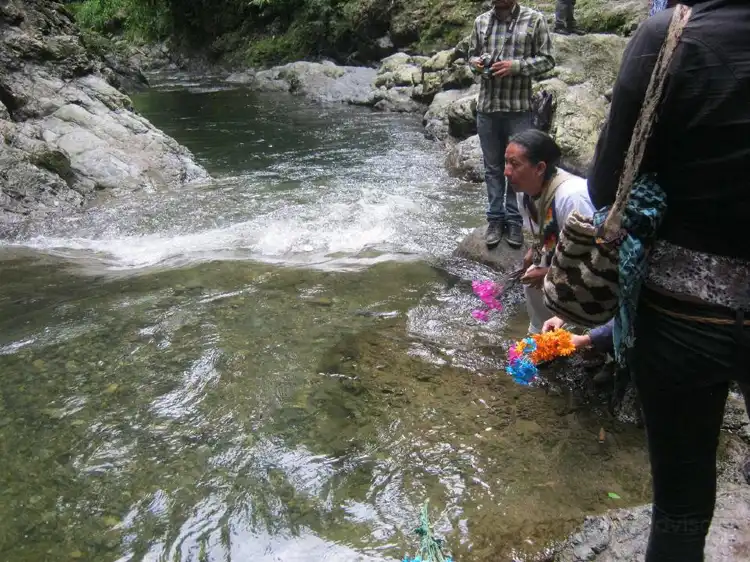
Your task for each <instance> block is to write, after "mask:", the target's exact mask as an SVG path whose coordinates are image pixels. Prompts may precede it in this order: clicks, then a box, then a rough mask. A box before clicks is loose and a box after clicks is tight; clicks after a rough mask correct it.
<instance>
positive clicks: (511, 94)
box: [469, 0, 555, 248]
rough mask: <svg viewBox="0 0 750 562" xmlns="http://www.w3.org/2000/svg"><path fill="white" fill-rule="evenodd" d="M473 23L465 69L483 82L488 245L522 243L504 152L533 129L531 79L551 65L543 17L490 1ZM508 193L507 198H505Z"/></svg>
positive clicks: (480, 126)
mask: <svg viewBox="0 0 750 562" xmlns="http://www.w3.org/2000/svg"><path fill="white" fill-rule="evenodd" d="M492 5H493V7H492V9H491V10H490V11H489V12H485V13H484V14H482V15H480V16H479V17H478V18H477V19H476V21H475V22H474V31H473V32H472V34H471V43H470V44H469V64H470V66H471V69H472V71H473V72H474V73H476V74H480V75H481V77H482V80H481V87H480V90H479V99H478V101H477V130H478V132H479V142H480V144H481V146H482V154H483V156H484V171H485V182H486V183H487V198H488V200H489V207H488V209H487V234H486V242H487V245H488V246H495V245H497V244H499V243H500V240H501V239H502V237H503V235H504V234H505V233H506V232H507V236H508V238H507V242H508V245H509V246H511V247H513V248H520V247H521V245H522V244H523V233H522V231H521V227H522V224H523V219H522V218H521V213H520V212H519V211H518V200H517V199H516V193H515V191H514V190H513V187H512V186H510V189H507V190H506V181H505V174H504V171H505V148H506V146H507V144H508V139H509V138H510V137H511V136H512V135H513V134H515V133H518V132H521V131H522V130H524V129H528V128H529V127H531V80H532V77H534V76H538V75H539V74H542V73H544V72H548V71H549V70H551V69H552V68H554V66H555V59H554V57H553V54H552V40H551V39H550V36H549V31H548V30H547V23H546V21H545V19H544V16H543V15H542V14H541V13H539V12H537V11H536V10H532V9H531V8H526V7H524V6H521V5H519V4H518V2H517V1H516V0H493V2H492ZM506 191H507V197H506Z"/></svg>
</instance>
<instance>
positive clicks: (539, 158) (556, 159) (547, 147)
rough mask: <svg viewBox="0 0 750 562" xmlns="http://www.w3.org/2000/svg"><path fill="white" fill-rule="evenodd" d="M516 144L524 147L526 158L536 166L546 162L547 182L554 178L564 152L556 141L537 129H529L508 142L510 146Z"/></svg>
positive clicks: (545, 175) (545, 177)
mask: <svg viewBox="0 0 750 562" xmlns="http://www.w3.org/2000/svg"><path fill="white" fill-rule="evenodd" d="M510 143H514V144H517V145H518V146H522V147H523V149H524V150H525V151H526V158H528V159H529V161H530V162H531V163H532V164H534V165H536V164H539V162H544V163H545V164H546V165H547V170H546V171H545V173H544V179H545V181H547V180H549V179H551V178H552V176H554V175H555V172H557V165H558V164H559V163H560V158H562V151H561V150H560V147H559V146H557V143H556V142H555V139H553V138H552V137H551V136H549V135H548V134H547V133H544V132H542V131H538V130H537V129H527V130H526V131H523V132H521V133H518V134H517V135H513V136H512V137H511V138H510V141H508V144H510Z"/></svg>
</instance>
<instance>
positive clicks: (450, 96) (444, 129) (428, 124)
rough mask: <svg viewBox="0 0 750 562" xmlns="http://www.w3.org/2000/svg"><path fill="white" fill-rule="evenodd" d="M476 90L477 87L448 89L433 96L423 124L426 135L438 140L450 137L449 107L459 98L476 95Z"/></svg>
mask: <svg viewBox="0 0 750 562" xmlns="http://www.w3.org/2000/svg"><path fill="white" fill-rule="evenodd" d="M476 92H477V89H476V87H472V88H469V89H466V90H447V91H445V92H440V93H438V94H437V95H436V96H435V97H434V98H433V100H432V103H431V104H430V107H429V109H428V110H427V113H425V115H424V119H423V120H422V124H423V125H424V128H425V136H426V137H427V138H430V139H433V140H438V141H445V140H446V139H448V137H450V129H449V123H448V107H449V106H450V105H451V104H452V103H453V102H457V101H458V100H460V99H463V98H465V97H468V96H470V95H476Z"/></svg>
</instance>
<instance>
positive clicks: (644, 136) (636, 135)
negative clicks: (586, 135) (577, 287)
mask: <svg viewBox="0 0 750 562" xmlns="http://www.w3.org/2000/svg"><path fill="white" fill-rule="evenodd" d="M691 14H692V10H691V8H689V7H687V6H683V5H682V4H679V5H677V6H676V7H675V9H674V13H673V14H672V20H671V21H670V23H669V30H668V31H667V38H666V40H665V41H664V44H663V45H662V47H661V50H660V51H659V56H658V58H657V59H656V66H654V71H653V73H652V74H651V80H650V81H649V83H648V88H646V95H645V97H644V99H643V104H642V105H641V111H640V114H639V115H638V121H636V123H635V127H634V128H633V136H632V137H631V139H630V146H629V147H628V153H627V155H626V156H625V163H624V166H623V170H622V174H621V175H620V183H619V185H618V187H617V196H616V197H615V202H614V204H613V205H612V208H611V209H610V211H609V214H608V215H607V218H606V219H605V221H604V224H603V225H602V227H603V238H604V240H605V241H613V240H616V239H618V238H619V237H620V235H621V227H622V214H623V212H624V211H625V207H627V204H628V201H629V200H630V193H631V191H632V190H633V183H634V182H635V179H636V176H637V174H638V172H639V171H640V168H641V162H642V161H643V155H644V153H645V152H646V145H647V143H648V139H649V137H650V136H651V131H652V129H653V125H654V121H655V120H656V110H657V109H658V107H659V104H660V103H661V98H662V94H663V92H664V84H665V82H666V78H667V70H668V69H669V64H670V63H671V62H672V59H673V58H674V52H675V49H676V48H677V44H678V43H679V41H680V37H682V31H683V30H684V29H685V25H686V24H687V22H688V20H689V19H690V15H691Z"/></svg>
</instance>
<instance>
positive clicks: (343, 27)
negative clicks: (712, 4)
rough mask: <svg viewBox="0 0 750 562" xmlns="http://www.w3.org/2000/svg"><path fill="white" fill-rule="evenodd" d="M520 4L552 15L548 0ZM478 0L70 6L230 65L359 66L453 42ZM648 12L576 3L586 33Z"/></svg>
mask: <svg viewBox="0 0 750 562" xmlns="http://www.w3.org/2000/svg"><path fill="white" fill-rule="evenodd" d="M524 3H525V4H526V5H528V6H530V7H533V8H536V9H539V10H541V11H543V12H544V13H546V14H547V15H548V16H549V18H550V22H551V21H552V19H553V17H554V16H553V13H554V2H552V1H551V0H530V1H529V2H524ZM486 4H487V3H486V2H483V1H482V0H84V1H82V2H79V3H77V4H74V10H75V12H76V14H77V17H78V20H79V22H80V24H81V26H82V27H83V28H84V29H85V30H89V31H94V32H98V33H105V34H115V33H122V34H124V35H125V36H126V37H127V38H128V39H130V40H135V41H152V40H157V39H165V38H171V39H172V40H174V41H176V44H177V45H178V46H180V47H184V48H193V49H200V50H201V51H203V52H206V53H208V54H209V55H211V56H213V57H215V58H217V59H224V60H228V61H230V62H236V63H249V64H252V65H259V64H278V63H283V62H288V61H291V60H299V59H305V58H315V57H330V58H333V59H336V60H338V61H340V62H349V63H357V62H360V63H365V62H370V61H373V60H376V59H379V58H381V57H383V56H384V55H385V54H387V52H385V49H384V48H383V46H382V45H379V44H378V40H379V39H380V38H382V37H383V36H385V35H386V34H388V35H389V36H390V39H391V41H392V43H393V46H394V47H395V48H397V49H411V50H413V51H417V52H420V53H425V54H429V53H431V52H434V51H437V50H440V49H445V48H448V47H452V46H455V45H456V44H457V43H458V42H459V41H460V40H461V39H462V38H464V37H466V36H467V35H468V34H469V32H470V31H471V26H472V23H473V21H474V18H475V17H476V15H477V14H479V13H480V12H481V11H482V10H483V9H484V7H485V6H486ZM647 9H648V3H647V2H646V0H630V1H629V2H624V3H623V2H616V1H614V0H579V2H578V7H577V10H576V12H577V16H578V19H579V22H580V23H581V25H582V26H583V27H584V28H585V29H587V30H588V31H600V32H618V33H628V32H629V31H632V29H633V28H634V26H635V25H636V24H637V22H638V21H640V19H642V18H643V17H644V16H645V13H646V11H647Z"/></svg>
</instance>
